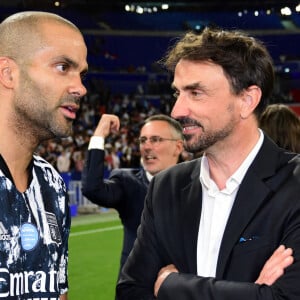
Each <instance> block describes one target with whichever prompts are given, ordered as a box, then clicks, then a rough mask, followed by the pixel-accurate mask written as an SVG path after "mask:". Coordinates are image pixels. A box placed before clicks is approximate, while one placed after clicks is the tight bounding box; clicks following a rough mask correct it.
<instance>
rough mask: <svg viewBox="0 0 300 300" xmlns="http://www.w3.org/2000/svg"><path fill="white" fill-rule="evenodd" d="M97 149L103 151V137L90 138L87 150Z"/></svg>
mask: <svg viewBox="0 0 300 300" xmlns="http://www.w3.org/2000/svg"><path fill="white" fill-rule="evenodd" d="M91 149H99V150H104V137H102V136H92V137H91V139H90V142H89V147H88V150H91Z"/></svg>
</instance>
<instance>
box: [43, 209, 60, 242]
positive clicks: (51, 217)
mask: <svg viewBox="0 0 300 300" xmlns="http://www.w3.org/2000/svg"><path fill="white" fill-rule="evenodd" d="M46 217H47V221H48V224H49V230H50V236H51V239H52V241H54V242H55V243H57V244H61V235H60V232H59V228H58V224H57V219H56V216H55V214H52V213H49V212H46Z"/></svg>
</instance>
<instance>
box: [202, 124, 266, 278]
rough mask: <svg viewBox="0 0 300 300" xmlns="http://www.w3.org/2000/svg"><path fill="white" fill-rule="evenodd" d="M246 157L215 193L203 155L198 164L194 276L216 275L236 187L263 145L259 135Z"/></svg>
mask: <svg viewBox="0 0 300 300" xmlns="http://www.w3.org/2000/svg"><path fill="white" fill-rule="evenodd" d="M259 132H260V137H259V140H258V142H257V143H256V145H255V146H254V148H253V149H252V150H251V152H250V153H249V155H248V156H247V158H246V159H245V160H244V161H243V163H242V164H241V165H240V167H239V168H238V169H237V170H236V172H235V173H234V174H233V175H232V176H231V177H230V178H228V180H227V181H226V187H225V188H224V189H222V190H219V188H218V187H217V185H216V184H215V182H214V181H213V180H212V179H211V178H210V175H209V165H208V161H207V158H206V157H205V155H204V156H203V158H202V161H201V170H200V182H201V185H202V210H201V218H200V226H199V232H198V242H197V274H198V275H199V276H205V277H215V276H216V266H217V261H218V255H219V249H220V245H221V241H222V237H223V233H224V229H225V226H226V223H227V219H228V217H229V214H230V212H231V208H232V205H233V203H234V199H235V197H236V194H237V192H238V189H239V186H240V184H241V182H242V180H243V178H244V176H245V174H246V172H247V170H248V168H249V166H250V165H251V163H252V162H253V160H254V158H255V156H256V154H257V153H258V151H259V149H260V147H261V145H262V143H263V139H264V136H263V133H262V131H261V130H260V129H259Z"/></svg>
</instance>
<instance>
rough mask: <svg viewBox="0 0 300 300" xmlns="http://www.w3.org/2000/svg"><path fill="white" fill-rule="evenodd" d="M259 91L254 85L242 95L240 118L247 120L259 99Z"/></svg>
mask: <svg viewBox="0 0 300 300" xmlns="http://www.w3.org/2000/svg"><path fill="white" fill-rule="evenodd" d="M261 94H262V93H261V89H260V87H258V86H256V85H252V86H250V87H248V88H247V89H246V90H245V91H244V92H243V94H242V107H241V112H240V114H241V118H242V119H247V118H248V117H249V116H250V115H251V114H252V113H253V111H254V110H255V108H256V107H257V105H258V104H259V102H260V99H261Z"/></svg>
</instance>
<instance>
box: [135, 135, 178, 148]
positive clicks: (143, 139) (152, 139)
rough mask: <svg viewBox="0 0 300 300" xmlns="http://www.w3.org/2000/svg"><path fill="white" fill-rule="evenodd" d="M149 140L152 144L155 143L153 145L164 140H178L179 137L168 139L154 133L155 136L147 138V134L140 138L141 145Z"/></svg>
mask: <svg viewBox="0 0 300 300" xmlns="http://www.w3.org/2000/svg"><path fill="white" fill-rule="evenodd" d="M148 140H149V142H150V144H151V145H153V146H154V145H158V144H160V143H161V142H163V141H178V139H167V138H163V137H161V136H158V135H153V136H150V137H149V138H147V137H145V136H141V137H140V138H139V144H140V145H145V144H146V142H147V141H148Z"/></svg>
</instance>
